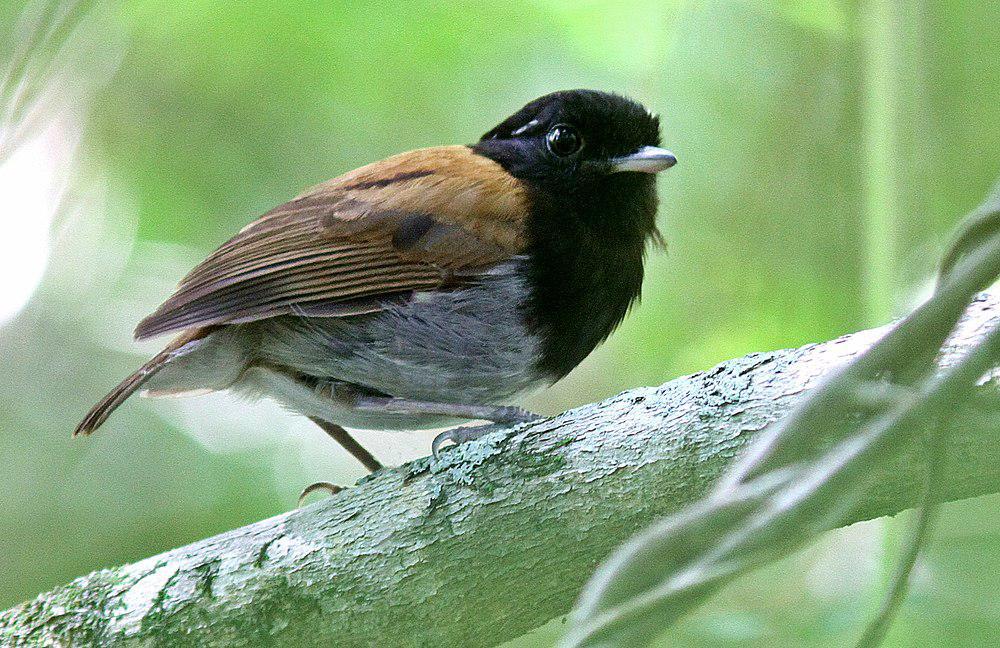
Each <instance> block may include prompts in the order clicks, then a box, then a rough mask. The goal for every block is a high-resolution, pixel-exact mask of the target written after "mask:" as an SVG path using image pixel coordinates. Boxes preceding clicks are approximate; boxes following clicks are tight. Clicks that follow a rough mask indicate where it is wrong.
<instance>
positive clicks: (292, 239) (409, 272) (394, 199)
mask: <svg viewBox="0 0 1000 648" xmlns="http://www.w3.org/2000/svg"><path fill="white" fill-rule="evenodd" d="M527 212H528V198H527V195H526V192H525V190H524V188H523V186H522V185H521V184H520V183H519V182H518V181H517V180H515V179H514V178H513V177H512V176H511V175H509V174H508V173H507V172H506V171H504V170H503V168H502V167H500V165H498V164H496V163H495V162H493V161H491V160H489V159H487V158H484V157H481V156H478V155H476V154H474V153H473V152H472V151H471V150H470V149H469V148H468V147H465V146H447V147H438V148H430V149H421V150H417V151H411V152H409V153H403V154H400V155H397V156H394V157H391V158H388V159H386V160H383V161H381V162H376V163H374V164H371V165H368V166H365V167H362V168H360V169H357V170H355V171H352V172H351V173H348V174H346V175H343V176H340V177H339V178H335V179H333V180H330V181H328V182H326V183H323V184H321V185H318V186H316V187H314V188H313V189H311V190H309V191H307V192H306V193H305V194H303V195H302V196H300V197H298V198H296V199H295V200H292V201H291V202H288V203H286V204H284V205H281V206H280V207H277V208H275V209H273V210H271V211H270V212H268V213H267V214H265V215H264V216H262V217H261V218H260V219H258V220H256V221H254V222H253V223H251V224H250V225H248V226H247V227H245V228H244V229H243V230H242V231H241V232H240V233H239V234H237V235H236V236H235V237H233V238H232V239H230V240H229V241H228V242H226V243H225V244H224V245H222V247H220V248H219V249H218V250H216V251H215V252H213V253H212V254H211V255H210V256H209V257H208V258H207V259H206V260H205V261H203V262H202V263H201V264H200V265H199V266H197V267H196V268H195V269H194V270H192V271H191V273H190V274H188V275H187V276H186V277H185V278H184V279H183V280H182V281H181V283H180V286H179V287H178V289H177V292H175V293H174V295H173V296H172V297H170V299H168V300H167V301H166V302H164V304H163V305H162V306H160V307H159V308H158V309H157V310H156V312H154V313H153V314H152V315H150V316H149V317H147V318H146V319H144V320H143V321H142V322H140V324H139V326H138V327H137V328H136V332H135V334H136V337H137V338H140V339H142V338H147V337H151V336H153V335H158V334H160V333H166V332H168V331H174V330H179V329H187V328H191V327H196V326H205V325H210V324H224V323H235V322H247V321H252V320H257V319H263V318H266V317H273V316H275V315H280V314H284V313H293V312H294V313H304V314H313V315H324V316H337V315H345V314H352V313H358V312H367V311H371V310H377V309H378V308H379V307H380V305H381V304H382V303H384V300H385V299H386V298H387V297H391V296H396V295H405V294H408V293H409V292H411V291H413V290H426V289H432V288H436V287H438V286H441V285H443V284H444V283H446V282H449V281H455V280H459V281H460V280H461V279H462V278H463V277H467V276H469V275H474V274H476V273H477V272H480V271H482V270H484V269H486V268H489V267H490V266H492V265H494V264H496V263H498V262H500V261H503V260H506V259H509V258H510V257H511V256H513V255H515V254H517V253H518V252H520V251H522V250H523V248H524V246H525V237H524V221H525V217H526V215H527Z"/></svg>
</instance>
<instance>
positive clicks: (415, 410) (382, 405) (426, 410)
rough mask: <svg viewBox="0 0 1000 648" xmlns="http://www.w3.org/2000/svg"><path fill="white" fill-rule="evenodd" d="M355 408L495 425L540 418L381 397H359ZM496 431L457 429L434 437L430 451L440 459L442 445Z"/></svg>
mask: <svg viewBox="0 0 1000 648" xmlns="http://www.w3.org/2000/svg"><path fill="white" fill-rule="evenodd" d="M354 406H355V407H356V408H358V409H372V410H378V411H383V412H385V411H389V412H399V413H401V414H431V415H436V416H448V417H454V418H464V419H480V420H483V421H493V422H494V423H508V424H510V423H527V422H528V421H534V420H535V419H538V418H539V416H538V414H535V413H533V412H529V411H528V410H525V409H522V408H520V407H513V406H511V405H464V404H459V403H432V402H427V401H416V400H409V399H406V398H392V397H382V396H357V397H356V398H355V399H354ZM496 429H497V426H496V425H479V426H475V427H457V428H452V429H450V430H446V431H444V432H442V433H441V434H439V435H437V436H436V437H434V440H433V441H432V442H431V451H432V452H433V453H434V456H435V457H437V456H438V452H439V450H440V449H441V445H442V444H443V443H446V442H449V441H450V442H451V443H453V444H454V445H461V444H463V443H468V442H469V441H473V440H475V439H478V438H480V437H481V436H483V435H485V434H489V433H490V432H493V431H495V430H496Z"/></svg>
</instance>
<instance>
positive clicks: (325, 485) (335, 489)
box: [296, 481, 344, 508]
mask: <svg viewBox="0 0 1000 648" xmlns="http://www.w3.org/2000/svg"><path fill="white" fill-rule="evenodd" d="M342 490H344V487H343V486H337V485H336V484H334V483H332V482H325V481H321V482H316V483H315V484H309V485H308V486H306V487H305V488H303V489H302V492H301V493H299V503H298V504H297V505H296V507H297V508H302V502H304V501H305V499H306V498H307V497H309V496H310V495H312V494H313V493H315V492H316V491H326V492H327V493H329V494H330V495H331V496H333V495H336V494H337V493H339V492H340V491H342Z"/></svg>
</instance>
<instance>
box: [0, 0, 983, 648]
mask: <svg viewBox="0 0 1000 648" xmlns="http://www.w3.org/2000/svg"><path fill="white" fill-rule="evenodd" d="M40 4H41V2H40V1H38V0H36V1H35V2H33V3H32V5H31V6H37V5H40ZM24 7H25V5H24V3H23V2H21V0H3V1H2V2H0V64H4V65H5V64H6V59H7V57H8V54H9V51H12V50H13V49H14V48H15V46H16V45H17V43H18V39H17V37H16V32H14V31H10V32H8V27H9V26H11V25H13V24H14V23H13V19H14V17H16V16H17V15H19V14H20V13H21V12H22V10H24ZM997 24H1000V5H997V3H989V2H979V1H978V0H950V1H949V2H943V1H940V0H939V1H937V2H930V1H929V0H917V1H916V2H903V0H864V1H860V0H859V1H847V0H816V1H808V0H732V1H728V2H727V1H722V0H686V1H685V0H660V1H656V0H651V1H648V2H639V1H614V2H612V1H607V2H592V1H589V0H575V1H574V0H533V1H530V2H502V1H501V0H491V1H489V2H486V1H480V2H455V1H450V0H436V1H434V2H431V1H429V0H418V1H416V2H409V3H390V2H373V1H370V0H357V1H355V2H349V3H348V2H345V3H326V2H324V3H317V2H305V1H302V0H292V1H288V2H282V3H275V2H262V1H256V0H255V1H250V2H241V3H218V2H208V1H207V0H181V1H179V2H175V3H171V4H169V5H165V4H163V3H158V2H151V1H149V0H129V2H127V3H124V4H123V7H122V8H121V9H120V11H118V12H117V13H116V14H114V15H113V17H112V18H109V19H108V23H107V25H106V34H107V35H108V38H107V39H106V42H108V43H114V42H115V39H114V38H112V36H114V35H117V34H124V35H125V36H126V37H127V40H126V41H125V43H126V44H125V45H124V46H123V48H122V49H121V51H120V52H119V57H120V60H119V62H118V67H117V72H116V73H115V74H113V75H112V74H110V73H108V74H105V75H104V76H102V77H101V78H100V79H97V78H95V79H94V81H93V83H94V84H95V86H97V85H99V90H97V91H95V93H94V95H93V103H92V105H89V106H88V110H87V111H82V110H79V111H77V112H78V113H79V119H80V121H81V123H82V124H83V125H84V126H85V130H84V131H83V132H84V137H85V138H84V140H83V142H82V145H81V146H82V147H81V148H80V150H79V151H78V154H77V156H76V158H75V160H76V162H75V165H76V168H77V176H78V183H77V190H76V193H75V195H74V199H75V200H74V202H73V204H72V205H71V207H72V208H71V209H67V212H68V215H67V216H66V217H65V218H64V219H62V220H59V221H57V222H56V224H55V225H54V227H53V228H52V232H53V236H54V241H55V242H54V244H53V246H52V248H51V257H50V259H49V265H48V272H47V274H46V277H45V279H44V281H43V283H42V284H41V286H40V287H39V289H38V291H37V292H36V293H35V295H34V298H33V299H32V300H31V302H29V303H28V305H27V306H26V307H25V309H24V310H23V311H21V313H20V314H19V315H18V316H17V317H16V318H15V319H13V320H11V321H9V322H7V323H6V324H4V325H3V328H0V367H3V371H2V372H0V402H2V403H3V407H0V491H2V492H3V493H4V494H5V495H4V496H3V497H0V519H2V520H3V523H2V524H0V552H2V553H3V555H4V560H3V561H0V605H3V606H5V605H7V604H12V603H14V602H17V601H19V600H21V599H24V598H27V597H30V596H32V595H33V594H34V593H36V592H38V591H41V590H43V589H46V588H49V587H51V586H53V585H56V584H58V583H59V582H62V581H65V580H68V579H70V578H72V577H74V576H77V575H80V574H83V573H85V572H87V571H89V570H92V569H95V568H98V567H101V566H104V565H109V564H117V563H121V562H124V561H128V560H134V559H138V558H140V557H144V556H147V555H149V554H152V553H154V552H157V551H160V550H163V549H166V548H169V547H172V546H176V545H178V544H182V543H184V542H187V541H191V540H194V539H197V538H201V537H204V536H207V535H210V534H212V533H216V532H219V531H222V530H225V529H228V528H232V527H234V526H237V525H239V524H243V523H247V522H250V521H253V520H257V519H260V518H262V517H265V516H267V515H271V514H274V513H277V512H279V511H282V510H284V509H286V508H288V507H290V506H291V505H292V504H293V502H294V498H295V494H296V493H297V492H298V490H299V488H301V486H302V485H304V484H305V483H308V482H310V481H315V480H317V479H333V480H336V481H341V482H347V481H349V480H351V479H353V478H356V477H358V476H360V474H361V470H360V469H359V468H358V467H356V466H355V465H354V464H353V463H352V462H351V461H350V459H349V458H348V457H346V456H345V455H344V454H343V453H342V452H341V451H340V450H339V449H337V448H335V447H334V446H333V444H332V443H330V442H329V441H327V440H326V439H324V438H323V436H322V434H321V433H319V432H318V431H316V430H313V429H311V427H310V426H309V425H308V424H304V423H303V422H301V421H299V420H298V419H295V418H293V417H291V416H287V415H285V414H283V413H282V412H280V411H279V410H278V409H277V408H275V407H271V406H267V405H259V406H254V407H253V408H244V407H243V406H239V405H237V404H235V403H234V402H233V401H231V400H227V399H225V398H223V397H207V398H203V399H194V400H191V401H187V402H164V401H135V402H133V403H130V404H128V405H127V406H126V407H124V408H123V409H122V410H121V411H120V412H119V413H117V414H116V416H115V417H114V418H113V419H112V420H111V421H110V422H109V425H108V426H107V428H106V429H103V430H102V431H101V433H100V434H98V435H97V436H96V437H94V438H93V439H83V440H77V441H73V442H71V441H70V439H69V433H70V430H72V428H73V425H74V424H75V423H76V422H77V419H78V418H79V417H80V416H81V415H82V414H83V413H84V412H85V411H86V409H87V407H88V406H89V405H90V404H92V402H93V401H94V400H95V399H96V398H98V397H99V396H100V395H102V394H103V393H104V391H105V390H106V389H107V388H109V387H110V386H112V385H113V384H114V382H115V381H116V380H117V379H118V378H120V377H121V376H122V375H124V374H125V373H127V372H128V371H130V370H131V369H132V368H134V366H135V365H136V364H137V363H138V362H139V361H140V358H141V357H142V356H143V355H144V354H147V353H149V352H152V351H153V350H154V345H141V347H140V345H134V344H132V343H130V342H129V340H130V336H129V331H130V328H131V326H132V325H133V324H134V323H135V322H136V321H137V320H138V319H139V317H140V316H141V315H142V314H143V313H144V311H148V310H150V309H151V308H152V307H154V306H155V304H156V303H157V302H158V301H159V300H161V299H163V298H164V297H165V296H166V295H167V293H168V292H169V290H170V288H171V286H172V285H173V283H174V282H176V280H177V279H178V278H179V277H180V276H181V275H182V274H183V272H184V271H185V270H186V269H187V268H188V267H189V266H190V265H192V264H193V263H195V262H196V261H197V260H198V259H199V258H200V257H201V256H203V255H204V254H206V253H207V252H209V251H210V250H211V249H212V248H214V247H215V246H216V245H218V244H219V243H221V242H222V241H223V240H225V239H226V238H227V237H228V236H229V235H230V234H231V233H232V232H233V231H234V230H235V229H237V228H239V227H241V226H242V225H244V224H245V223H246V222H248V221H249V220H250V219H251V218H252V217H253V216H255V215H256V214H259V213H261V212H263V211H264V210H266V209H267V208H269V207H271V206H273V205H274V204H277V203H279V202H281V201H284V200H286V199H288V198H289V197H291V196H292V195H294V194H295V193H297V192H298V191H299V190H300V189H302V188H303V187H304V186H307V185H309V184H312V183H315V182H319V181H322V180H324V179H326V178H328V177H331V176H333V175H336V174H339V173H341V172H343V171H346V170H349V169H351V168H353V167H355V166H358V165H360V164H363V163H365V162H369V161H371V160H374V159H378V158H380V157H383V156H386V155H388V154H391V153H394V152H398V151H402V150H406V149H410V148H415V147H420V146H430V145H436V144H444V143H462V142H470V141H473V140H475V139H476V138H477V137H478V136H479V135H480V134H481V133H483V132H485V131H486V130H487V129H488V128H490V127H491V126H492V125H493V124H494V123H495V122H497V121H498V120H500V119H501V118H503V117H505V116H506V115H507V114H509V113H510V112H512V111H513V110H514V109H516V108H518V107H519V106H520V105H521V104H523V103H524V102H526V101H528V100H530V99H532V98H534V97H535V96H538V95H540V94H543V93H546V92H549V91H552V90H555V89H559V88H569V87H594V88H601V89H606V90H616V91H620V92H625V93H627V94H630V95H632V96H634V97H636V98H637V99H640V100H641V101H643V102H644V103H646V105H647V106H649V107H650V108H651V109H652V110H654V111H657V112H659V113H661V115H662V119H663V124H664V142H665V143H666V144H667V145H668V146H670V147H671V148H672V149H673V150H674V151H675V152H676V153H677V155H678V157H679V158H680V164H679V165H678V166H677V167H676V168H675V169H672V170H671V171H670V172H669V173H667V174H664V175H663V177H662V178H661V180H660V195H661V201H662V208H661V217H660V218H661V227H662V229H663V230H664V232H665V234H666V237H667V239H668V241H669V244H670V249H669V254H666V255H663V254H654V255H653V256H652V257H651V258H650V260H649V263H648V270H649V276H648V279H647V281H646V284H645V289H644V298H643V303H642V305H641V306H640V307H639V308H637V309H636V310H635V311H634V312H633V313H632V315H631V316H630V318H629V319H628V320H627V321H626V323H625V325H624V326H623V327H622V329H621V330H620V331H619V332H618V333H617V334H615V335H614V336H613V338H612V339H611V340H610V341H609V342H608V344H606V345H605V346H604V347H602V348H601V349H600V350H598V351H597V352H595V353H594V354H593V356H592V357H591V358H590V359H588V361H587V362H585V363H584V365H582V366H581V367H580V368H579V369H578V370H577V371H575V372H574V373H573V374H571V376H569V377H568V378H567V379H566V380H564V381H563V382H562V383H560V384H559V385H557V386H556V387H555V388H553V389H551V390H549V391H547V392H545V393H543V394H541V395H540V396H539V397H538V398H537V399H536V400H535V401H534V402H533V403H532V406H534V407H535V408H537V409H539V410H543V411H550V412H552V411H557V410H558V409H560V408H565V407H568V406H571V405H573V404H579V403H583V402H588V401H591V400H594V399H597V398H600V397H602V396H606V395H609V394H612V393H614V392H615V391H617V390H621V389H624V388H626V387H630V386H635V385H640V384H655V383H660V382H663V381H665V380H667V379H669V378H671V377H674V376H677V375H679V374H683V373H687V372H691V371H695V370H699V369H703V368H706V367H708V366H710V365H712V364H713V363H715V362H717V361H720V360H723V359H725V358H728V357H732V356H736V355H741V354H744V353H747V352H750V351H760V350H765V349H773V348H780V347H785V346H795V345H799V344H803V343H806V342H810V341H816V340H823V339H828V338H831V337H834V336H836V335H839V334H842V333H845V332H848V331H852V330H857V329H859V328H862V327H864V326H867V325H872V324H877V323H882V322H883V321H884V320H885V318H886V317H887V316H888V314H889V313H892V314H899V313H902V312H905V311H908V310H909V309H910V307H911V306H912V305H913V303H915V302H916V301H917V300H919V299H920V298H921V296H922V295H924V294H925V293H926V292H927V290H928V289H929V286H930V283H931V277H932V275H933V271H934V262H935V260H936V259H937V258H939V256H940V252H941V251H942V250H943V248H944V245H945V242H946V241H947V237H948V234H949V232H951V230H952V228H953V226H954V224H955V220H956V215H957V214H962V213H965V212H967V211H968V210H969V209H970V208H971V207H972V206H973V205H974V204H975V202H976V200H977V199H978V197H979V196H981V195H982V194H983V192H984V190H985V188H986V187H987V186H989V184H990V182H991V180H992V179H993V178H994V177H996V175H997V173H998V170H1000V129H997V128H996V124H998V123H1000V102H997V101H996V97H997V95H998V93H1000V63H998V61H1000V31H998V30H997V29H996V25H997ZM11 34H13V36H11ZM100 42H101V43H104V42H105V39H103V38H102V39H100ZM112 46H113V45H112ZM89 72H91V70H90V69H89V68H88V66H86V65H82V66H81V75H83V77H84V78H87V76H86V75H87V74H88V73H89ZM17 217H18V215H17V214H15V213H12V212H11V211H10V210H7V211H4V207H3V203H2V199H0V227H4V228H5V227H6V226H7V224H9V222H10V221H8V220H7V219H16V218H17ZM0 236H3V234H2V233H0ZM876 266H877V267H876ZM430 436H431V435H430V434H426V435H419V436H417V435H413V436H407V435H388V434H386V435H379V434H377V433H372V434H371V435H369V437H367V438H370V439H372V440H373V442H374V444H375V449H376V451H377V452H381V453H382V456H384V457H386V458H389V459H392V460H397V459H402V458H405V457H408V456H414V455H417V454H425V453H426V452H427V450H428V447H429V440H430ZM380 448H381V450H380ZM998 502H1000V500H997V499H995V498H988V499H984V500H978V501H977V502H974V503H966V504H960V505H953V506H950V507H946V508H945V511H944V513H943V515H944V517H945V518H949V517H951V518H953V519H954V520H955V522H956V523H955V524H947V523H945V524H941V530H942V532H941V533H940V534H939V536H938V538H937V540H936V541H935V543H934V544H933V547H932V550H931V552H930V553H929V554H928V555H927V557H926V559H925V560H923V561H922V562H921V563H920V564H918V566H917V572H918V576H919V575H920V574H923V575H924V576H923V578H918V581H917V583H916V584H915V586H914V589H913V594H912V596H911V598H910V599H909V600H908V602H907V603H906V604H905V605H904V606H903V610H902V615H901V618H900V620H899V621H898V622H897V623H896V625H895V627H894V629H893V632H892V633H891V634H890V637H889V644H888V645H969V646H973V645H981V644H982V643H983V641H984V638H985V637H990V636H996V635H997V634H998V633H1000V612H998V611H997V610H998V609H1000V606H998V605H997V602H998V595H997V593H996V585H997V583H996V579H995V577H994V578H993V579H990V578H989V576H990V575H995V574H996V573H1000V562H998V561H1000V558H997V556H998V555H1000V551H998V549H1000V524H998V523H997V522H996V521H995V518H996V513H997V507H998ZM882 544H883V543H882V534H881V531H880V525H879V524H877V523H876V524H868V525H864V526H862V527H855V528H853V529H848V530H846V531H841V532H837V533H835V534H831V535H830V536H829V537H828V538H826V539H824V540H823V541H821V542H820V543H818V544H816V545H814V546H813V547H811V548H809V549H807V550H805V551H804V552H802V553H800V554H799V555H797V556H796V557H794V558H792V559H789V560H788V561H785V562H782V563H779V564H778V565H776V566H774V567H771V568H769V569H768V570H767V572H766V573H764V574H758V575H756V576H753V577H751V578H746V579H741V580H740V581H738V582H737V583H736V584H735V585H733V586H731V587H730V588H727V590H726V591H725V592H723V593H722V594H721V595H720V596H718V597H717V598H716V599H714V600H713V602H712V603H711V604H710V605H709V606H707V607H705V608H703V609H702V610H701V611H699V612H698V613H697V614H695V615H693V616H692V617H690V618H688V619H686V620H684V621H683V622H682V623H681V624H680V625H679V626H678V627H677V628H676V629H675V630H674V631H672V634H671V635H670V642H671V643H672V644H682V645H690V646H700V645H713V646H714V645H741V646H745V645H768V646H782V645H796V646H798V645H810V646H833V645H843V643H844V642H845V638H847V637H851V636H853V634H851V633H852V632H853V630H854V629H855V628H856V627H857V625H858V623H859V622H860V621H861V620H863V619H866V618H868V616H869V613H870V611H871V610H872V609H873V608H874V606H875V604H876V603H877V597H876V596H875V595H874V594H873V593H872V592H873V590H877V589H878V588H877V587H876V584H877V583H878V581H879V579H880V578H881V576H880V567H879V564H880V561H881V558H880V554H881V551H882ZM560 632H561V626H560V625H559V624H558V623H555V624H552V625H550V626H547V627H546V628H544V629H543V630H541V631H539V633H536V634H534V635H532V636H530V637H527V638H525V639H524V641H523V642H521V644H522V645H540V646H541V645H549V644H550V643H551V641H552V640H553V638H554V637H555V636H558V634H559V633H560Z"/></svg>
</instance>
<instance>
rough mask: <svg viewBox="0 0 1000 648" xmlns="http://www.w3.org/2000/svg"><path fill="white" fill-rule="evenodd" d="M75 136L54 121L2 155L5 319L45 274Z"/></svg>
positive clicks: (0, 286) (0, 244)
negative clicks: (53, 223) (54, 123)
mask: <svg viewBox="0 0 1000 648" xmlns="http://www.w3.org/2000/svg"><path fill="white" fill-rule="evenodd" d="M74 139H75V137H73V134H71V133H67V132H65V130H64V129H62V128H59V127H58V126H57V125H51V126H49V128H47V129H46V130H45V131H44V132H42V133H40V134H38V135H36V136H34V137H33V138H31V139H29V140H27V141H25V142H24V143H23V144H21V145H20V146H18V147H17V148H16V149H15V150H14V151H12V152H11V153H10V155H9V156H7V157H6V159H2V158H0V160H2V161H0V324H2V323H4V322H6V321H8V320H10V319H11V318H13V317H14V316H15V315H17V313H18V312H20V311H21V309H22V308H24V306H25V304H27V302H28V300H29V299H30V298H31V295H32V294H33V293H34V292H35V289H36V288H37V287H38V284H39V283H41V281H42V276H43V275H44V274H45V268H46V266H47V265H48V260H49V251H50V237H51V228H52V221H53V219H54V218H55V217H56V214H57V213H58V212H59V209H60V204H61V202H62V198H63V192H64V188H65V185H64V180H65V171H66V167H67V166H68V164H69V163H70V161H71V159H72V154H73V148H74V145H73V144H74V142H73V141H72V140H74Z"/></svg>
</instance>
